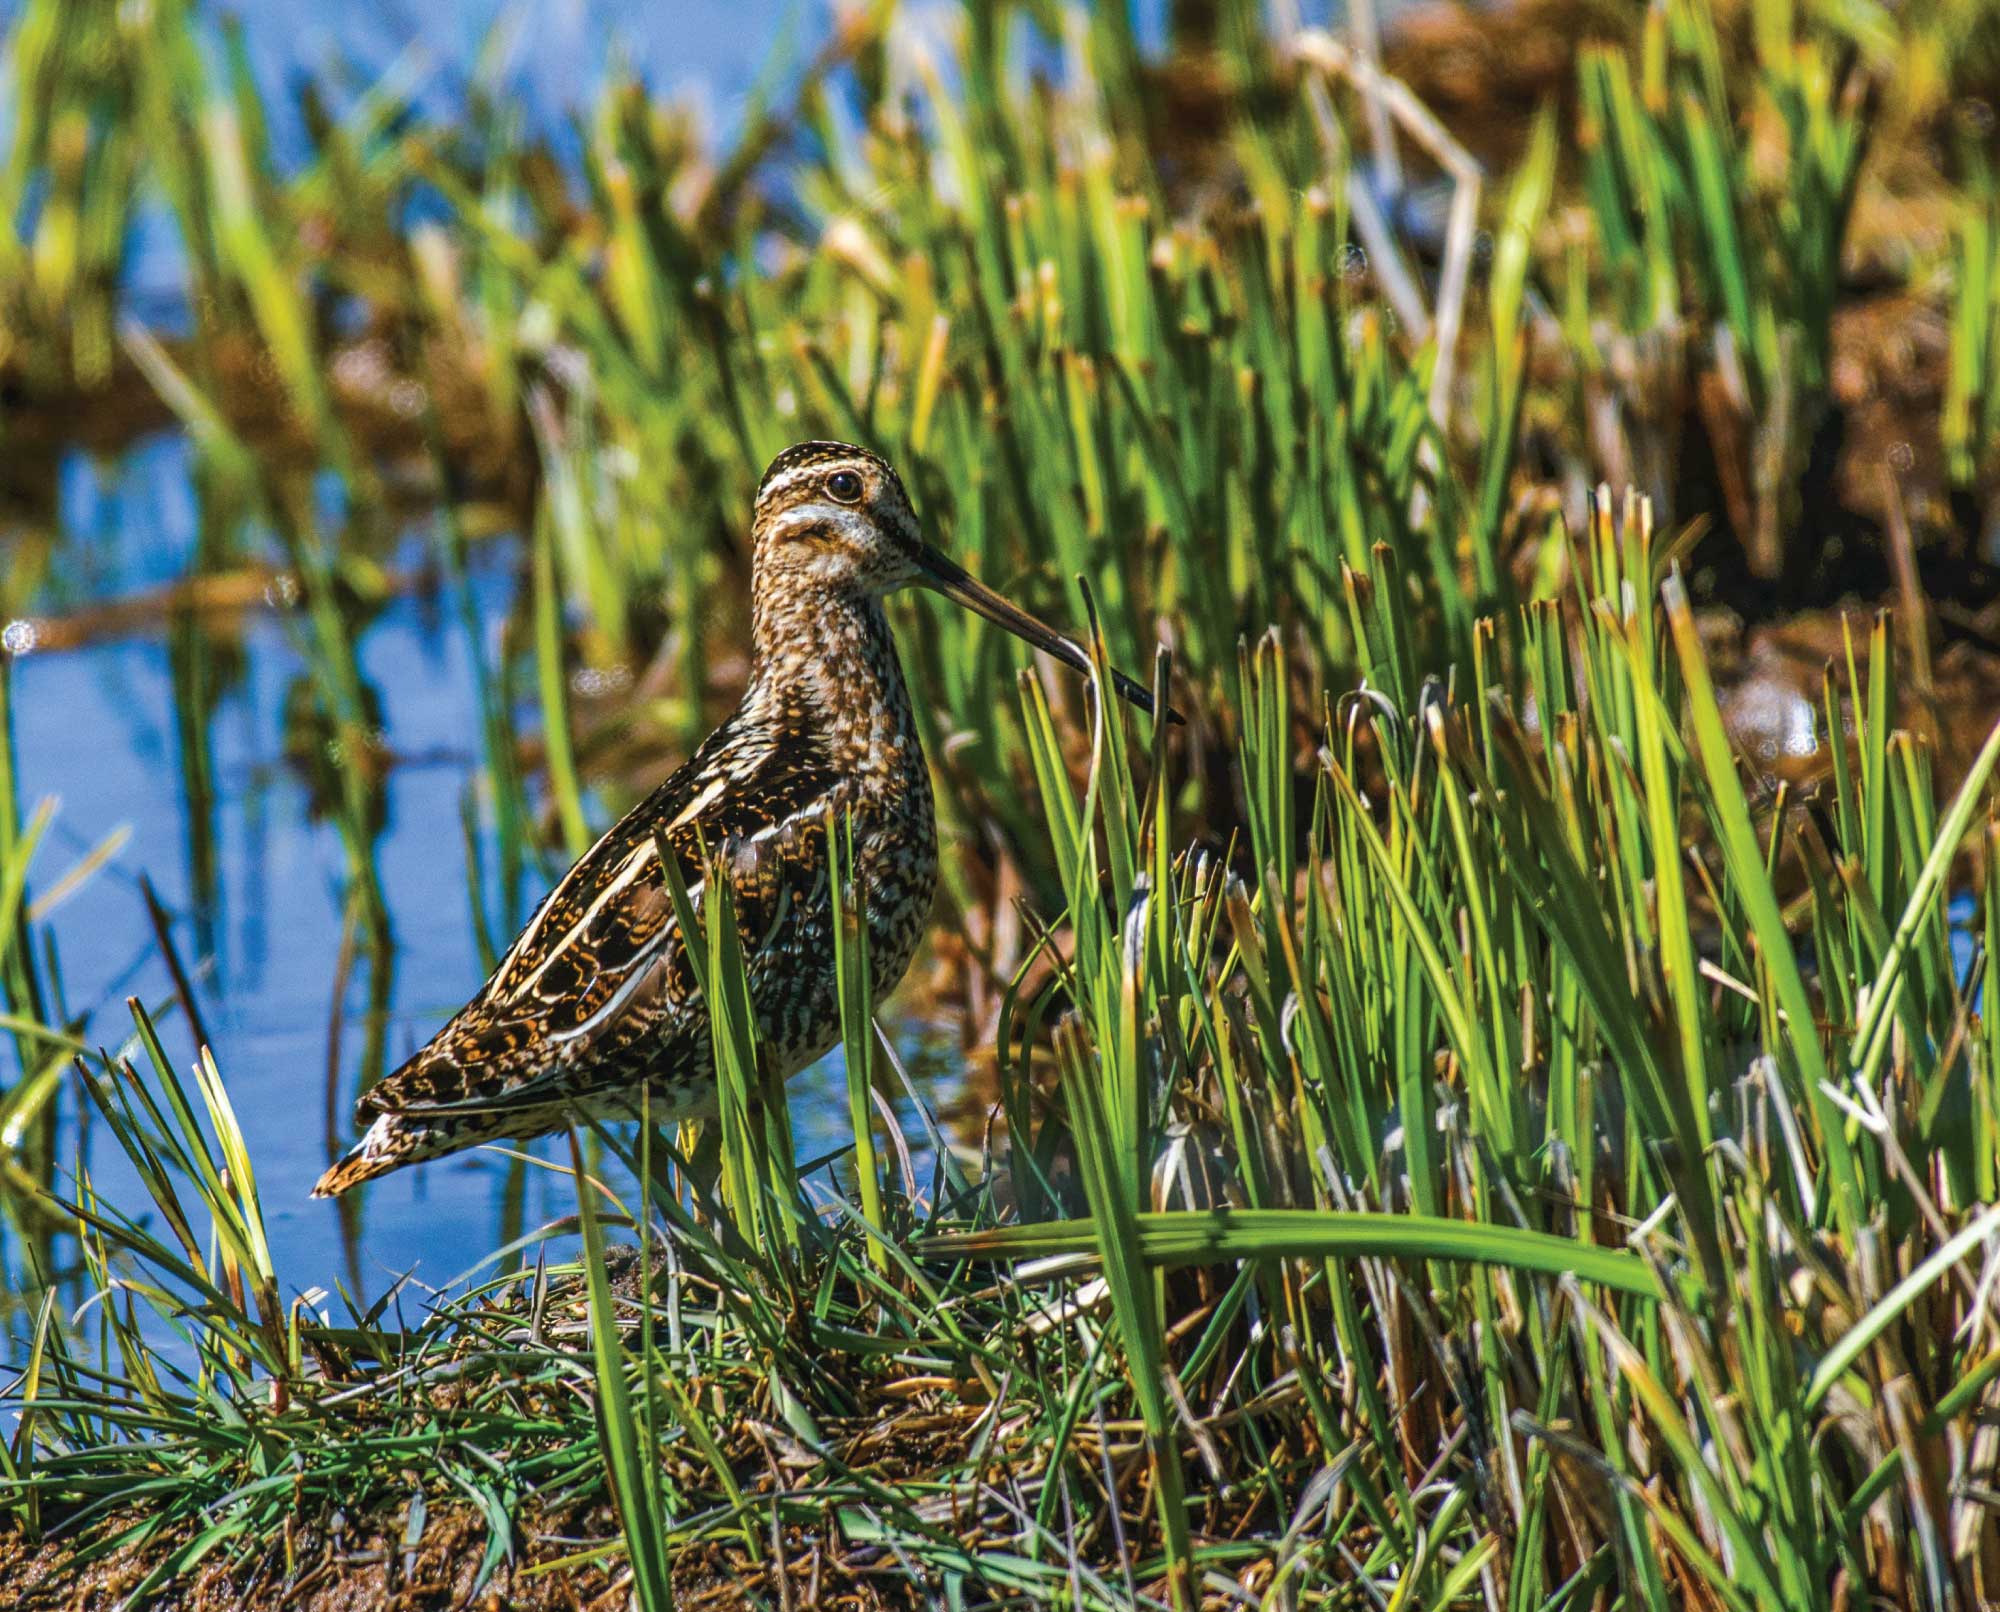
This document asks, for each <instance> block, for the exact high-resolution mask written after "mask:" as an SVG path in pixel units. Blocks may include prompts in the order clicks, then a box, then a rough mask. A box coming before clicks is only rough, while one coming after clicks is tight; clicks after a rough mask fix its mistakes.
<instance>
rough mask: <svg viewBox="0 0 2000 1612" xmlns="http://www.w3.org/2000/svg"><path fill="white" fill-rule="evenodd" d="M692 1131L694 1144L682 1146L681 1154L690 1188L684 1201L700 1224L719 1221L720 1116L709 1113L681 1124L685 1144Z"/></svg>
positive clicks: (721, 1216) (720, 1175)
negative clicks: (706, 1116)
mask: <svg viewBox="0 0 2000 1612" xmlns="http://www.w3.org/2000/svg"><path fill="white" fill-rule="evenodd" d="M690 1131H692V1132H693V1133H694V1147H693V1149H692V1150H688V1149H686V1148H685V1146H684V1147H683V1151H682V1157H683V1158H685V1159H686V1160H687V1164H686V1167H685V1170H684V1174H685V1176H686V1179H687V1183H688V1186H689V1188H690V1190H689V1193H688V1201H689V1202H690V1203H691V1204H692V1205H693V1206H694V1217H695V1220H696V1221H697V1222H698V1223H699V1224H701V1225H704V1226H706V1225H709V1224H710V1223H711V1221H713V1222H714V1223H716V1224H720V1223H722V1222H723V1219H724V1217H723V1215H722V1212H721V1197H720V1188H721V1182H722V1116H721V1115H719V1114H712V1115H710V1116H709V1117H708V1118H707V1119H696V1120H688V1121H686V1122H685V1123H684V1124H683V1125H682V1126H681V1139H682V1142H683V1144H685V1142H686V1140H687V1137H688V1133H689V1132H690Z"/></svg>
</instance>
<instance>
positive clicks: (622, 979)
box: [313, 442, 1153, 1197]
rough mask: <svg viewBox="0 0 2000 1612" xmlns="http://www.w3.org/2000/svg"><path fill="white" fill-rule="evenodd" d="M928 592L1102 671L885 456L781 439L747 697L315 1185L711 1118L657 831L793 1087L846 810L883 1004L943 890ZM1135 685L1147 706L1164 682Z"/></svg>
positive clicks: (400, 1077)
mask: <svg viewBox="0 0 2000 1612" xmlns="http://www.w3.org/2000/svg"><path fill="white" fill-rule="evenodd" d="M911 585H921V586H925V587H930V588H934V589H936V590H937V591H938V592H940V593H942V594H944V595H945V596H946V597H948V598H951V599H954V600H956V601H957V602H958V603H960V604H963V605H966V606H968V607H970V608H971V609H973V610H976V611H978V612H979V613H980V614H981V615H983V616H986V617H987V618H989V619H990V620H992V621H994V622H997V623H998V624H999V625H1000V626H1002V627H1004V628H1006V629H1007V630H1008V631H1009V632H1011V633H1014V634H1015V635H1017V636H1018V637H1020V638H1023V639H1025V640H1027V642H1029V643H1031V644H1033V645H1035V646H1036V647H1037V648H1040V649H1043V650H1046V651H1048V652H1049V653H1050V654H1051V655H1054V656H1056V657H1057V658H1058V659H1060V660H1063V661H1066V662H1068V663H1069V664H1070V665H1071V666H1074V667H1077V668H1079V669H1087V667H1088V665H1089V660H1088V657H1087V656H1086V655H1085V654H1084V652H1083V651H1082V650H1081V649H1080V648H1079V647H1078V646H1077V645H1076V644H1074V643H1072V642H1071V641H1070V640H1069V639H1067V638H1064V637H1063V636H1062V635H1061V634H1059V633H1057V632H1055V631H1054V630H1053V629H1051V628H1049V627H1047V626H1044V625H1043V624H1042V623H1041V622H1039V621H1037V620H1036V619H1035V618H1034V617H1033V616H1030V615H1029V614H1027V612H1025V611H1023V610H1021V609H1018V608H1017V607H1016V606H1014V605H1012V604H1010V603H1008V601H1007V600H1005V599H1003V598H1002V597H1001V596H1000V595H999V594H997V593H995V592H993V591H992V590H991V589H990V588H987V587H985V586H984V585H983V584H981V583H980V582H978V581H977V580H975V579H974V578H973V577H971V576H970V575H968V574H967V573H966V572H965V571H964V570H962V569H961V568H960V567H959V566H957V565H955V564H954V563H953V562H952V561H951V560H950V559H949V558H948V557H947V556H945V555H944V554H942V553H940V552H939V551H938V550H937V549H935V548H933V547H932V546H931V545H930V544H928V543H926V542H925V541H924V539H923V533H922V529H921V528H920V526H919V525H918V522H917V516H916V512H915V511H914V510H913V509H912V508H911V506H910V500H909V496H908V494H907V493H905V492H904V490H903V483H902V480H901V478H900V477H898V476H897V474H896V472H895V471H894V470H893V469H892V468H891V467H890V466H889V465H888V464H887V463H886V462H885V461H884V460H882V459H880V458H878V457H876V455H874V454H872V453H869V452H867V451H866V450H865V449H862V448H856V447H851V446H849V445H848V444H846V443H841V442H804V443H800V444H799V445H798V446H797V447H794V448H790V449H787V450H786V451H785V452H784V453H782V454H780V455H779V456H778V457H777V459H776V460H775V461H773V463H772V465H771V468H770V469H769V470H767V471H766V472H765V473H764V480H763V482H762V484H761V485H760V486H759V487H758V489H757V503H756V511H755V516H754V522H753V528H752V558H751V606H750V611H751V633H752V670H751V676H750V686H749V689H748V691H747V692H746V693H745V694H744V697H743V703H742V705H741V706H740V707H739V708H738V709H737V711H736V713H735V715H733V716H731V717H730V718H729V719H728V720H727V721H726V722H724V723H723V724H722V726H721V727H719V728H717V729H716V730H715V731H714V732H713V733H711V734H710V735H709V736H708V738H707V739H706V740H704V741H703V742H702V744H701V746H700V748H699V749H697V750H696V751H695V753H694V755H693V756H692V757H690V758H689V760H688V761H687V763H686V765H684V766H683V767H681V768H680V770H679V771H677V772H676V773H674V775H673V776H672V777H670V778H669V779H668V780H667V781H666V782H665V783H664V784H662V785H661V786H660V787H659V788H658V789H656V790H655V791H654V792H653V793H652V794H651V795H650V796H649V797H647V799H645V800H644V801H642V802H641V803H640V804H639V805H638V806H636V807H634V808H633V809H632V810H631V811H630V812H628V813H626V815H625V816H624V817H623V818H622V819H620V820H619V822H617V823H616V824H614V825H613V826H612V828H611V829H610V830H609V831H608V832H607V833H606V834H605V835H604V837H603V838H602V839H600V840H599V841H598V842H597V843H596V844H595V845H594V846H592V847H591V848H590V850H589V851H587V852H586V853H585V854H584V856H583V858H582V860H580V861H579V862H578V863H577V864H576V866H575V867H573V868H571V869H570V871H569V873H568V874H567V875H565V876H564V878H563V880H562V882H561V883H560V884H558V885H557V886H556V888H555V890H554V891H553V892H552V893H551V894H550V895H549V897H548V898H547V899H546V900H545V901H544V902H543V903H542V905H541V907H540V909H539V910H538V911H537V912H536V913H535V915H534V917H533V918H532V919H531V920H529V923H528V926H527V928H526V929H524V930H523V931H522V932H521V935H520V938H519V939H517V940H516V941H515V942H514V944H513V946H512V948H511V949H510V950H509V951H508V953H507V955H506V957H505V958H504V959H503V960H502V961H501V963H500V966H499V967H498V968H497V969H496V970H495V971H494V973H493V977H492V978H491V979H489V980H488V981H487V982H486V983H485V984H484V985H483V986H481V987H480V989H479V992H478V994H477V995H476V996H474V997H473V999H472V1000H471V1001H470V1002H468V1003H467V1004H466V1005H465V1006H464V1007H463V1008H462V1009H460V1010H459V1012H458V1013H457V1015H456V1016H454V1017H453V1019H452V1020H451V1022H450V1023H449V1024H447V1025H446V1026H445V1027H444V1028H443V1029H442V1030H440V1031H439V1032H438V1034H437V1035H436V1036H435V1037H434V1038H433V1039H432V1040H431V1041H430V1043H429V1044H428V1045H426V1046H425V1047H424V1048H423V1049H422V1050H421V1051H420V1052H418V1053H417V1054H416V1056H414V1057H413V1058H411V1059H410V1061H409V1062H408V1063H406V1064H404V1065H403V1066H402V1067H401V1068H400V1069H398V1070H397V1071H396V1072H395V1073H394V1074H392V1075H390V1076H389V1077H388V1078H387V1079H385V1080H383V1081H382V1082H381V1083H380V1084H379V1085H377V1086H375V1087H374V1088H373V1089H372V1090H371V1091H369V1092H368V1093H367V1094H366V1095H365V1096H363V1097H362V1099H361V1103H360V1106H359V1109H358V1111H357V1122H358V1123H361V1124H365V1125H366V1126H367V1130H366V1133H365V1134H364V1135H363V1137H362V1138H361V1141H360V1143H359V1144H358V1145H357V1146H356V1147H355V1148H353V1149H352V1150H351V1151H350V1152H349V1153H348V1154H347V1155H346V1156H345V1157H344V1158H342V1159H341V1160H340V1161H339V1162H338V1163H336V1164H335V1165H334V1166H333V1167H332V1168H331V1169H330V1170H328V1171H327V1172H326V1174H325V1175H323V1176H322V1177H320V1180H319V1184H318V1186H316V1187H315V1188H314V1189H313V1194H314V1196H315V1197H332V1196H334V1195H335V1194H338V1193H341V1192H345V1191H346V1190H347V1189H348V1188H350V1187H352V1186H355V1185H357V1184H358V1183H360V1182H362V1181H366V1180H368V1179H369V1178H371V1177H373V1176H378V1175H382V1174H384V1173H386V1172H387V1171H390V1170H394V1169H398V1168H400V1167H401V1166H403V1165H405V1164H413V1163H416V1162H417V1161H419V1160H422V1159H432V1158H436V1157H438V1156H439V1155H441V1154H445V1153H455V1152H457V1151H459V1150H460V1149H462V1148H468V1147H473V1146H476V1145H478V1144H479V1143H482V1142H488V1141H492V1140H495V1139H497V1138H500V1137H528V1136H534V1135H538V1134H540V1133H541V1132H544V1131H549V1130H554V1129H557V1128H558V1127H560V1126H562V1125H564V1124H567V1123H568V1122H569V1121H570V1120H571V1119H572V1118H574V1117H576V1116H577V1115H579V1114H587V1113H599V1114H612V1115H633V1114H636V1113H637V1112H638V1111H639V1099H640V1093H641V1090H642V1089H645V1090H646V1091H647V1092H648V1098H647V1105H648V1109H649V1112H650V1113H651V1114H652V1115H653V1116H654V1117H655V1118H657V1119H660V1120H663V1121H665V1120H672V1119H676V1118H686V1117H692V1116H696V1115H701V1114H705V1113H710V1112H713V1110H714V1107H715V1095H716V1094H715V1075H714V1065H713V1062H712V1061H711V1053H710V1048H709V1026H708V1014H707V1011H706V1009H705V1008H704V1007H703V1005H702V1002H701V997H700V992H699V989H698V987H697V986H696V984H695V979H694V974H693V971H692V969H691V968H690V966H689V963H688V960H687V957H686V953H685V951H684V949H683V938H682V936H681V934H680V931H679V926H678V924H677V923H676V922H675V919H674V912H673V903H672V898H671V897H670V895H669V893H668V889H667V885H666V882H665V880H664V879H663V877H662V875H661V870H660V867H659V850H658V846H659V844H660V843H661V842H662V841H664V842H665V844H666V845H667V847H668V849H669V852H670V854H672V855H673V857H674V858H675V860H676V862H677V863H678V864H679V867H680V871H681V874H682V877H683V878H685V879H686V880H687V881H688V885H689V889H690V891H691V892H693V893H695V894H696V895H697V897H698V896H699V890H698V888H697V886H698V884H699V882H700V881H701V879H702V877H703V874H704V863H703V851H702V847H703V846H704V845H705V846H706V847H707V848H708V850H709V852H710V853H711V855H712V856H715V865H716V866H718V867H719V868H722V869H725V870H726V873H727V877H728V879H729V883H730V889H731V894H732V895H733V897H734V899H735V906H736V913H737V918H738V922H739V925H740V927H741V930H742V933H743V935H744V937H745V945H746V951H747V958H746V962H747V973H748V977H749V983H750V993H751V1000H752V1003H753V1005H754V1007H755V1009H756V1013H757V1017H758V1028H759V1031H760V1033H761V1042H762V1045H763V1047H764V1049H765V1051H766V1054H767V1055H768V1056H770V1057H771V1058H773V1059H774V1060H775V1061H776V1062H777V1064H778V1066H779V1069H780V1072H781V1073H783V1074H784V1075H787V1076H789V1075H792V1074H794V1073H796V1072H797V1071H798V1070H800V1069H803V1068H804V1067H805V1066H806V1065H807V1064H809V1063H811V1062H812V1061H813V1060H814V1059H816V1058H818V1057H819V1056H820V1055H821V1054H822V1053H824V1052H825V1051H826V1050H827V1049H828V1048H829V1047H830V1046H832V1044H833V1042H834V1041H835V1039H836V1038H837V1036H838V1033H839V1006H838V1001H837V997H836V990H835V980H834V961H833V927H832V926H833V904H832V894H831V890H830V888H829V884H828V878H827V838H826V825H827V822H828V819H829V815H830V814H835V815H837V814H840V813H846V812H851V814H852V820H853V824H854V865H855V875H856V881H857V883H858V885H859V888H860V898H861V902H862V905H863V907H864V909H865V912H866V918H867V923H868V935H869V947H870V952H871V957H872V963H873V969H872V974H873V980H874V987H875V991H876V994H877V996H878V997H880V996H881V995H884V994H886V993H887V992H888V991H889V990H891V989H892V988H893V987H894V986H895V984H896V982H897V981H898V980H899V979H901V978H902V975H903V971H904V969H905V968H907V967H908V966H909V962H910V957H911V955H912V954H913V953H914V952H915V951H916V948H917V941H918V938H919V937H920V935H921V933H922V931H923V927H924V923H925V921H926V919H927V918H928V916H929V914H930V908H931V895H932V891H933V887H934V886H935V884H936V879H937V828H936V824H935V822H934V821H933V818H932V813H931V784H930V774H929V771H928V769H927V767H926V765H925V761H924V754H923V748H922V746H921V745H920V743H919V742H918V738H917V728H916V723H915V721H914V719H913V718H912V716H911V713H910V697H909V693H908V691H907V690H906V689H905V688H904V686H903V674H902V671H901V668H900V667H899V666H898V665H897V661H896V647H895V644H894V642H893V641H892V640H891V638H890V636H889V625H888V622H887V620H886V619H885V618H884V616H883V614H882V598H883V596H884V595H885V594H889V593H893V592H895V591H896V590H897V589H899V588H904V587H909V586H911ZM1117 682H1118V689H1119V692H1120V693H1122V694H1123V695H1124V696H1125V697H1126V698H1127V699H1129V700H1131V701H1132V702H1133V703H1134V704H1136V705H1138V706H1140V707H1141V708H1142V709H1144V710H1147V711H1151V710H1152V708H1153V702H1152V699H1151V696H1150V695H1148V693H1147V692H1146V690H1145V689H1143V688H1141V687H1140V686H1139V685H1138V684H1136V683H1134V682H1132V681H1131V680H1130V679H1129V678H1125V677H1122V676H1121V677H1119V678H1118V679H1117ZM716 853H720V854H719V855H716Z"/></svg>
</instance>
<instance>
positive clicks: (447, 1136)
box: [312, 1114, 502, 1198]
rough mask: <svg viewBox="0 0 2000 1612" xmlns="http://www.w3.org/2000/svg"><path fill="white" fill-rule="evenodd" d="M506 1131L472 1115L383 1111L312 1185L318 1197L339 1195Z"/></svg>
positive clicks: (314, 1193)
mask: <svg viewBox="0 0 2000 1612" xmlns="http://www.w3.org/2000/svg"><path fill="white" fill-rule="evenodd" d="M500 1134H502V1132H501V1131H500V1129H499V1128H497V1127H496V1126H494V1125H492V1124H491V1123H490V1122H489V1123H488V1124H485V1125H481V1124H480V1123H479V1122H478V1120H477V1119H475V1118H474V1117H472V1116H469V1115H454V1116H452V1118H451V1119H449V1120H442V1119H426V1118H422V1117H419V1116H417V1115H415V1114H381V1115H378V1116H377V1117H376V1119H375V1122H374V1123H373V1124H372V1125H370V1126H369V1127H368V1129H367V1131H366V1132H365V1133H364V1134H363V1135H362V1138H361V1140H360V1141H359V1142H357V1143H355V1145H354V1146H353V1147H351V1148H349V1149H348V1150H347V1152H346V1153H345V1154H343V1155H342V1156H341V1157H340V1159H339V1160H338V1161H337V1162H336V1163H335V1164H334V1165H333V1167H332V1168H331V1169H329V1170H328V1171H327V1172H326V1174H325V1175H323V1176H321V1177H320V1178H319V1184H318V1185H317V1186H315V1187H314V1188H313V1190H312V1195H313V1196H314V1197H315V1198H337V1197H339V1196H340V1195H341V1194H342V1193H343V1192H345V1191H347V1190H348V1188H350V1187H358V1186H360V1185H361V1183H362V1182H364V1181H372V1180H374V1178H375V1177H376V1176H378V1175H387V1174H388V1173H389V1172H390V1171H391V1170H400V1169H401V1168H402V1167H403V1166H404V1165H406V1164H416V1163H419V1162H420V1161H422V1160H424V1159H435V1158H437V1157H439V1156H440V1155H442V1154H446V1153H456V1152H458V1151H459V1150H460V1149H461V1148H468V1147H476V1146H477V1145H478V1144H479V1143H481V1142H484V1141H488V1140H490V1139H491V1138H492V1137H494V1136H498V1135H500Z"/></svg>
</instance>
